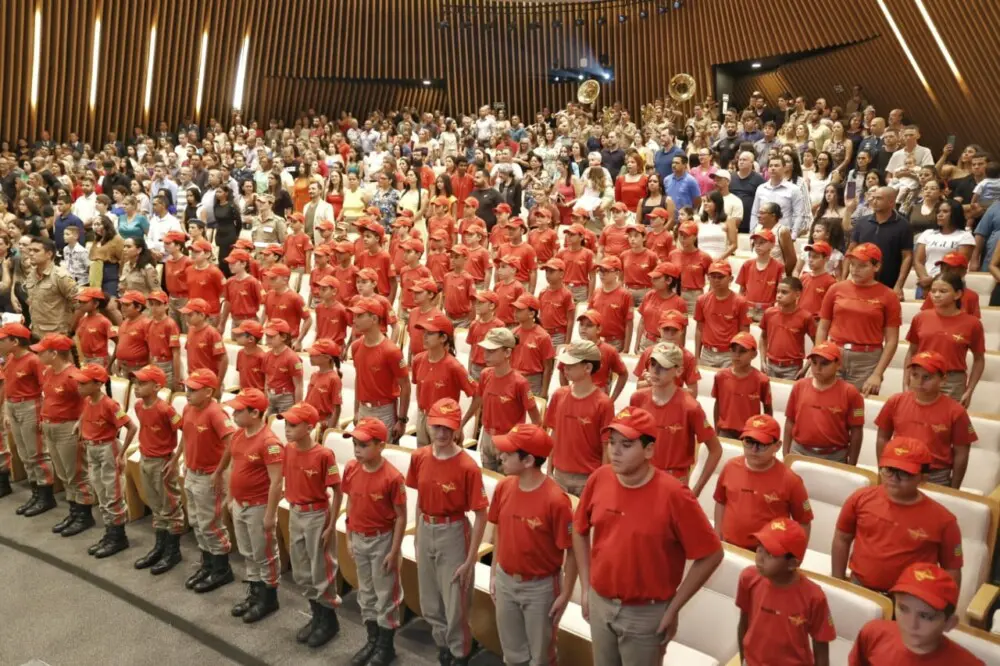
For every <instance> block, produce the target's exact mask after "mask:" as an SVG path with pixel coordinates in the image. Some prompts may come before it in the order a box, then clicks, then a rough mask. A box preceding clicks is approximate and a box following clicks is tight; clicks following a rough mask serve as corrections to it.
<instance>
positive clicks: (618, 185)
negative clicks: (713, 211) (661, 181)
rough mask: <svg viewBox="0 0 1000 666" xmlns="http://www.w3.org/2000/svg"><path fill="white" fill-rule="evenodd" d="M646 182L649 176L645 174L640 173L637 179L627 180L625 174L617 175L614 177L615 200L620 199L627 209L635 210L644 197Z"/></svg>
mask: <svg viewBox="0 0 1000 666" xmlns="http://www.w3.org/2000/svg"><path fill="white" fill-rule="evenodd" d="M647 182H649V178H647V177H646V176H645V175H640V176H639V179H638V180H628V179H627V178H625V176H618V178H616V179H615V200H617V201H621V202H622V203H623V204H625V205H626V206H628V209H629V210H635V209H636V208H637V207H638V206H639V202H640V201H642V200H643V199H644V198H646V183H647Z"/></svg>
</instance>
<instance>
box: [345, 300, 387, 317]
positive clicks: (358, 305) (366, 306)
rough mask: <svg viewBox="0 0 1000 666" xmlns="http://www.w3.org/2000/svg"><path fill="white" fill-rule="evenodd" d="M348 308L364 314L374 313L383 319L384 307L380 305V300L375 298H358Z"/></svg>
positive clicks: (355, 312)
mask: <svg viewBox="0 0 1000 666" xmlns="http://www.w3.org/2000/svg"><path fill="white" fill-rule="evenodd" d="M349 309H350V311H351V312H353V313H354V314H364V313H365V312H367V313H369V314H373V315H376V316H377V317H378V318H379V319H385V308H384V307H383V306H382V303H381V301H379V300H378V299H375V298H359V299H358V300H357V301H355V302H354V305H352V306H351V307H350V308H349Z"/></svg>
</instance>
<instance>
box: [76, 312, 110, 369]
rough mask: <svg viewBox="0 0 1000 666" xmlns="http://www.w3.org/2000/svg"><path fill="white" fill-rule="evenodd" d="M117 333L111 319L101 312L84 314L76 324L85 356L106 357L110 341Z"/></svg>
mask: <svg viewBox="0 0 1000 666" xmlns="http://www.w3.org/2000/svg"><path fill="white" fill-rule="evenodd" d="M116 335H118V332H117V331H116V330H115V327H114V326H112V325H111V321H110V320H108V318H107V317H105V316H104V315H102V314H101V313H100V312H92V313H90V314H86V315H84V316H83V317H81V318H80V321H79V322H78V323H77V325H76V339H77V340H78V341H79V342H80V351H81V352H82V353H83V356H84V357H85V358H106V357H107V355H108V341H109V340H111V338H113V337H115V336H116Z"/></svg>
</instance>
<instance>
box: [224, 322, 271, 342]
mask: <svg viewBox="0 0 1000 666" xmlns="http://www.w3.org/2000/svg"><path fill="white" fill-rule="evenodd" d="M232 333H233V335H249V336H252V337H254V338H257V339H258V340H260V339H261V338H262V337H264V327H263V326H261V324H260V322H259V321H254V320H253V319H244V320H243V321H241V322H240V325H239V326H237V327H236V328H234V329H233V330H232Z"/></svg>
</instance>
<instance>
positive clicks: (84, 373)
mask: <svg viewBox="0 0 1000 666" xmlns="http://www.w3.org/2000/svg"><path fill="white" fill-rule="evenodd" d="M70 377H72V378H73V379H75V380H76V381H78V382H97V383H98V384H104V383H106V382H107V381H108V371H107V370H105V369H104V366H101V365H97V364H96V363H88V364H87V365H85V366H83V367H82V368H80V369H79V370H75V369H74V370H73V371H72V373H71V374H70Z"/></svg>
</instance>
